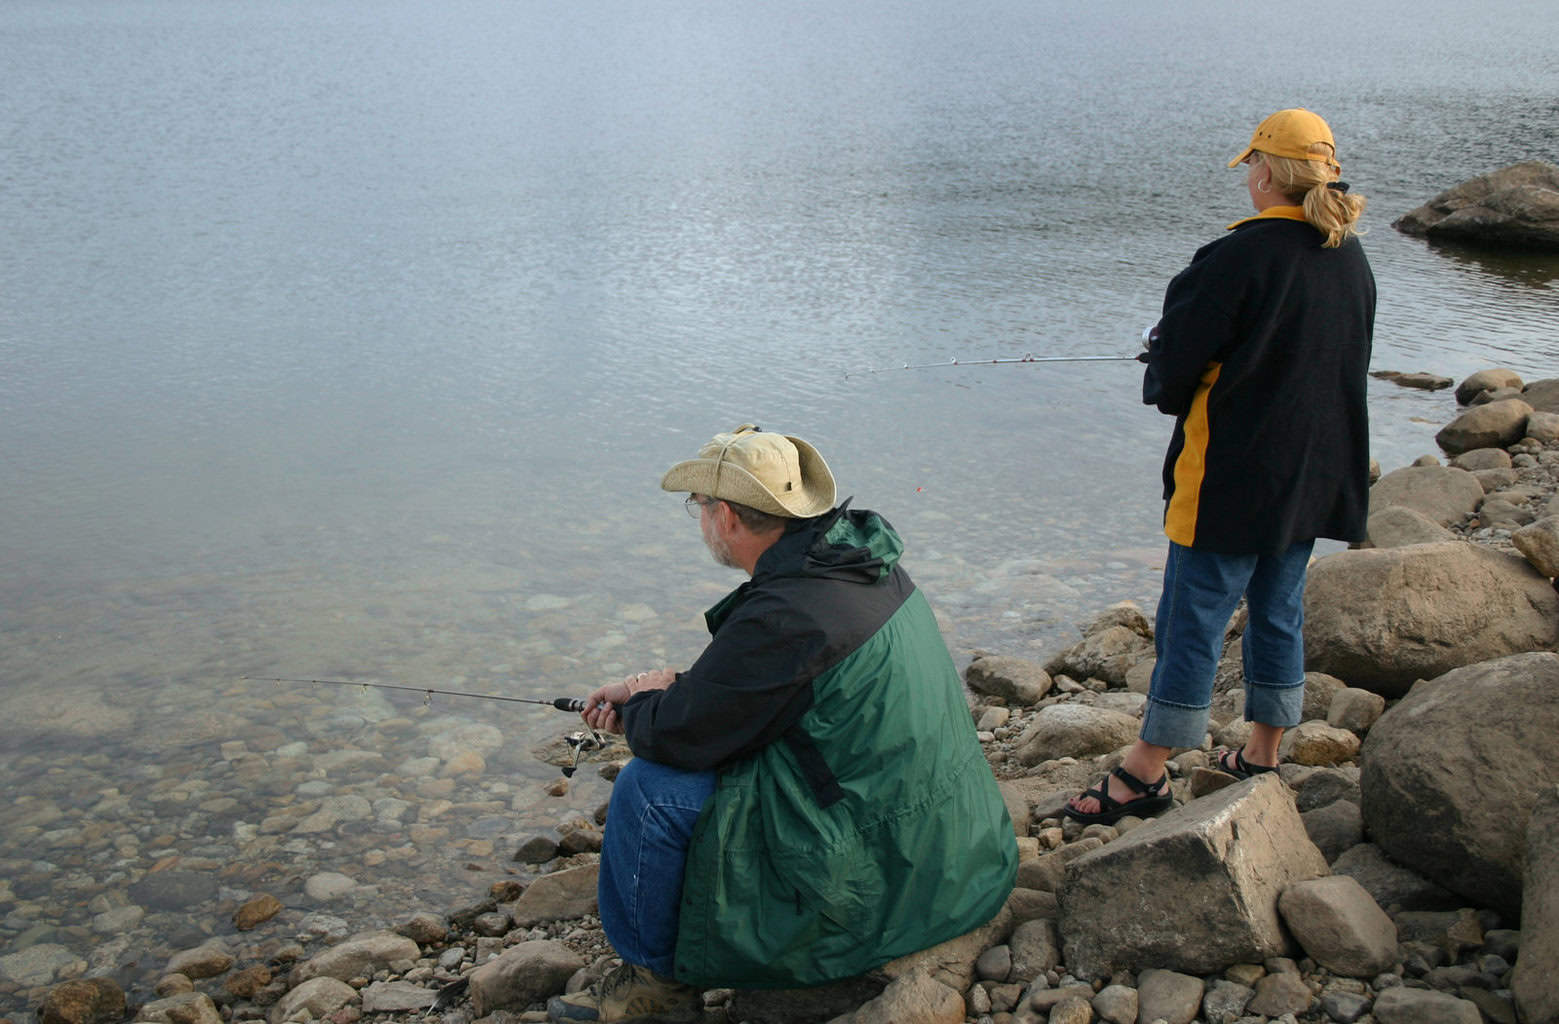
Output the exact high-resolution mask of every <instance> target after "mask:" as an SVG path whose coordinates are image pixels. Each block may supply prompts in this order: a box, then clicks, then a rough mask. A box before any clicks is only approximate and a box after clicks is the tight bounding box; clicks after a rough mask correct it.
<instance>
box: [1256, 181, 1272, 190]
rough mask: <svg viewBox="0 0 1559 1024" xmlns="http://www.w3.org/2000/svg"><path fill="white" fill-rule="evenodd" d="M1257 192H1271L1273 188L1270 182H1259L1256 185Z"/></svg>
mask: <svg viewBox="0 0 1559 1024" xmlns="http://www.w3.org/2000/svg"><path fill="white" fill-rule="evenodd" d="M1256 191H1257V192H1271V191H1272V186H1271V184H1269V183H1268V182H1265V181H1258V182H1257V183H1256Z"/></svg>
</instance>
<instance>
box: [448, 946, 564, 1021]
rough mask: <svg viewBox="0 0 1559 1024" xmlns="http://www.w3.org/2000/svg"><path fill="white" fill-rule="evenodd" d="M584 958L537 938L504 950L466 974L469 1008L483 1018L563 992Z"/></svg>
mask: <svg viewBox="0 0 1559 1024" xmlns="http://www.w3.org/2000/svg"><path fill="white" fill-rule="evenodd" d="M584 966H585V961H584V958H583V957H581V956H580V955H579V954H578V953H576V952H574V951H573V950H572V949H569V948H568V947H567V946H565V945H563V943H561V942H553V941H551V940H546V939H540V940H533V941H530V942H521V943H517V944H516V945H513V946H510V947H509V948H508V949H506V950H504V952H503V955H502V956H499V957H497V958H495V959H492V960H489V961H487V962H486V963H485V964H482V965H481V966H479V967H477V969H476V970H474V971H472V972H471V973H470V975H468V978H469V979H470V980H469V985H468V987H467V991H468V992H469V993H470V995H471V1010H472V1012H473V1013H475V1014H476V1016H477V1017H486V1016H487V1015H488V1014H490V1013H492V1012H493V1011H494V1010H505V1009H524V1008H525V1007H527V1006H529V1005H530V1004H531V1003H535V1002H540V1001H541V1000H543V999H545V998H547V997H548V996H550V995H555V994H557V993H559V992H562V991H563V986H564V985H565V984H566V983H567V982H568V979H569V977H570V976H571V975H572V974H573V973H574V972H575V971H577V970H579V969H580V968H582V967H584Z"/></svg>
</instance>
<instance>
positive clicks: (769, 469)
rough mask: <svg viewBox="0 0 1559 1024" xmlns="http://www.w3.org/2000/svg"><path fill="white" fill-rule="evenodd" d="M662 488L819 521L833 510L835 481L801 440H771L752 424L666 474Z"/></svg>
mask: <svg viewBox="0 0 1559 1024" xmlns="http://www.w3.org/2000/svg"><path fill="white" fill-rule="evenodd" d="M660 486H661V490H665V491H686V492H688V493H689V494H706V495H708V496H709V497H711V498H721V499H723V500H725V501H734V502H736V503H738V504H741V505H747V506H748V507H750V508H755V509H757V510H758V511H760V512H767V513H769V514H770V515H774V516H784V517H785V518H787V519H806V518H809V517H811V516H820V515H822V514H823V513H824V512H827V511H828V510H829V509H831V508H833V507H834V475H833V474H832V473H830V472H829V471H828V463H826V462H824V461H823V457H822V456H821V455H819V454H818V453H817V449H816V448H813V447H812V446H811V445H810V444H807V443H806V442H805V441H803V440H801V438H799V437H789V436H787V435H785V434H767V433H764V432H763V431H762V430H760V429H759V428H757V427H755V426H753V425H752V424H751V423H744V424H742V425H741V426H739V427H737V428H736V429H735V430H733V431H731V432H730V433H729V434H716V435H715V436H714V437H713V438H712V439H710V441H709V442H708V443H707V444H705V445H704V446H703V447H702V448H700V449H699V450H698V458H696V459H689V460H687V461H686V462H679V463H677V464H676V465H675V466H672V467H671V468H670V469H669V470H667V471H666V475H665V476H663V477H661V481H660Z"/></svg>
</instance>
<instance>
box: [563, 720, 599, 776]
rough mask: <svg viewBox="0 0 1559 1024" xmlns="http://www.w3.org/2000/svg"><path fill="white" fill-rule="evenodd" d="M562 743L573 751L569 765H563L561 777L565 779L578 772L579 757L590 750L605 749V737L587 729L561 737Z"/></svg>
mask: <svg viewBox="0 0 1559 1024" xmlns="http://www.w3.org/2000/svg"><path fill="white" fill-rule="evenodd" d="M563 742H564V743H567V744H568V745H569V747H570V748H572V749H573V751H574V759H573V760H572V761H571V762H570V763H568V764H566V765H563V777H564V778H565V779H572V778H573V777H574V773H575V772H576V771H578V770H579V759H580V758H581V757H583V756H584V755H585V754H587V753H589V752H590V751H592V750H604V749H605V748H606V737H604V736H602V735H601V734H600V733H598V732H596V731H595V730H594V729H591V728H588V727H586V728H584V729H581V730H579V731H578V732H571V733H569V734H568V735H567V736H564V737H563Z"/></svg>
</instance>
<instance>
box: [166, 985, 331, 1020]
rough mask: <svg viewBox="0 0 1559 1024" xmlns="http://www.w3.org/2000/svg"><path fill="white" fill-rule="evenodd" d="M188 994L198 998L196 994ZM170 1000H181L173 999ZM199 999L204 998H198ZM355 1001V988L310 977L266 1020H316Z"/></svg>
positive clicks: (289, 994) (284, 998)
mask: <svg viewBox="0 0 1559 1024" xmlns="http://www.w3.org/2000/svg"><path fill="white" fill-rule="evenodd" d="M190 994H191V995H202V994H201V993H198V992H194V993H190ZM174 998H183V997H179V996H175V997H174ZM202 998H204V997H203V996H202ZM357 1001H358V995H357V989H355V988H353V987H352V986H351V985H348V984H347V983H346V982H344V981H342V980H340V979H339V978H327V977H319V978H312V979H310V980H308V981H305V982H303V984H301V985H298V986H296V987H294V988H292V989H291V990H289V991H288V992H287V994H286V995H284V996H282V997H281V999H279V1000H277V1002H276V1005H275V1006H273V1007H271V1012H270V1013H269V1014H268V1018H269V1020H270V1024H283V1022H284V1021H294V1020H318V1019H320V1018H321V1017H324V1016H326V1015H328V1014H332V1013H335V1012H336V1011H337V1010H339V1009H341V1008H342V1007H345V1006H351V1005H352V1004H353V1003H356V1002H357ZM208 1002H209V1000H208ZM212 1011H213V1013H214V1012H215V1011H216V1007H214V1006H213V1007H212ZM141 1013H142V1016H141V1017H140V1018H139V1019H141V1020H155V1019H157V1018H151V1017H146V1016H145V1013H146V1010H142V1011H141ZM166 1019H167V1021H168V1022H169V1024H195V1022H193V1021H190V1020H188V1019H187V1018H186V1017H185V1016H183V1015H182V1014H181V1015H177V1016H175V1015H170V1016H169V1017H168V1018H166ZM221 1019H222V1018H221V1016H220V1015H218V1016H217V1017H216V1019H215V1021H211V1022H209V1024H216V1022H217V1021H220V1020H221ZM201 1024H207V1022H201Z"/></svg>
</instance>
